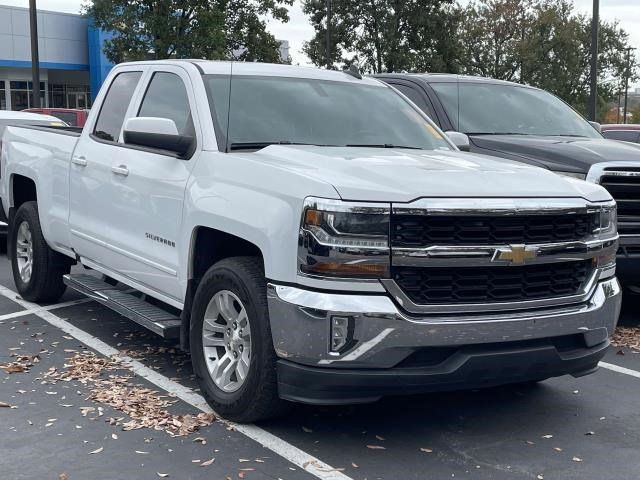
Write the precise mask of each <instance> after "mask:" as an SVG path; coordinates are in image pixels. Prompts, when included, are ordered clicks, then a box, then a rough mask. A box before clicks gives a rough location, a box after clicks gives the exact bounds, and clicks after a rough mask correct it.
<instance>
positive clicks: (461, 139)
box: [445, 131, 471, 152]
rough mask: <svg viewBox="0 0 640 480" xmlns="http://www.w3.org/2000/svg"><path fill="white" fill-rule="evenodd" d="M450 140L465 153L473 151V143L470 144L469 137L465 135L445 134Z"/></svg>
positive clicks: (457, 133) (450, 132) (451, 132)
mask: <svg viewBox="0 0 640 480" xmlns="http://www.w3.org/2000/svg"><path fill="white" fill-rule="evenodd" d="M445 134H446V135H447V137H448V138H449V140H451V141H452V142H453V144H454V145H455V146H456V147H458V148H459V149H460V150H462V151H463V152H469V151H471V143H470V142H469V137H468V136H467V135H465V134H464V133H460V132H453V131H449V132H445Z"/></svg>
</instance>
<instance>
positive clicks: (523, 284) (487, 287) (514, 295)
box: [392, 260, 593, 305]
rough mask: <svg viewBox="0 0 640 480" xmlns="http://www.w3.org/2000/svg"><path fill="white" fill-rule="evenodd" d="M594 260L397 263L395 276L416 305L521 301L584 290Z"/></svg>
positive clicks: (566, 294)
mask: <svg viewBox="0 0 640 480" xmlns="http://www.w3.org/2000/svg"><path fill="white" fill-rule="evenodd" d="M592 265H593V262H592V261H591V260H581V261H571V262H563V263H549V264H542V265H522V266H500V267H498V266H496V267H455V268H450V267H446V268H445V267H393V268H392V277H393V279H394V280H395V282H396V283H397V285H398V286H399V287H400V288H401V289H402V291H403V292H404V293H405V295H406V296H407V297H409V299H410V300H411V301H412V302H413V303H415V304H416V305H434V304H448V303H458V304H460V303H485V302H517V301H524V300H537V299H543V298H544V299H546V298H554V297H565V296H571V295H577V294H579V293H581V291H582V289H583V288H584V286H585V284H586V282H587V281H588V280H589V278H590V276H591V274H592V272H593V266H592Z"/></svg>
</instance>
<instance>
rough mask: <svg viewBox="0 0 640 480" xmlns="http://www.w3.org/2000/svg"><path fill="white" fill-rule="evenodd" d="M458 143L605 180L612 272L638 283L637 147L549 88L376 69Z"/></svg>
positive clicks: (639, 165) (639, 173)
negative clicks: (615, 246)
mask: <svg viewBox="0 0 640 480" xmlns="http://www.w3.org/2000/svg"><path fill="white" fill-rule="evenodd" d="M376 77H377V78H379V79H380V80H383V81H385V82H386V83H388V84H390V85H392V86H394V87H395V88H397V89H398V90H399V91H400V92H401V93H403V94H404V95H406V96H407V97H408V98H409V99H411V100H412V101H413V102H414V103H415V104H416V105H418V106H419V107H420V108H421V109H422V110H423V111H424V112H425V113H426V114H427V115H429V117H431V118H432V119H433V120H434V121H435V122H436V123H437V124H438V125H439V126H440V127H441V128H442V130H444V131H445V132H447V135H449V136H450V138H451V139H452V140H453V141H454V143H456V145H458V147H459V148H460V149H461V150H470V151H472V152H475V153H484V154H486V155H492V156H497V157H503V158H507V159H510V160H516V161H520V162H524V163H528V164H531V165H537V166H539V167H543V168H547V169H549V170H552V171H554V172H556V173H558V174H560V175H565V176H569V177H574V178H579V179H584V180H588V181H591V182H594V183H599V184H601V185H602V186H603V187H605V188H606V189H607V190H609V192H610V193H611V195H612V196H613V197H614V198H615V199H616V201H617V203H618V231H619V233H620V248H619V250H618V262H617V263H618V277H619V278H621V280H622V281H623V282H624V283H626V284H627V285H629V286H630V285H636V284H640V146H638V145H634V144H631V143H624V142H616V141H613V140H607V139H605V138H604V137H603V136H602V134H601V133H600V131H599V130H600V126H599V125H598V124H591V123H589V122H587V121H586V120H585V119H584V118H583V117H582V116H581V115H580V114H579V113H578V112H576V111H575V110H573V109H572V108H571V107H569V106H568V105H567V104H566V103H564V102H563V101H562V100H560V99H559V98H557V97H555V96H554V95H552V94H550V93H548V92H546V91H544V90H540V89H537V88H533V87H529V86H525V85H520V84H517V83H512V82H504V81H500V80H493V79H488V78H481V77H471V76H463V75H450V74H400V73H398V74H395V73H392V74H383V75H377V76H376Z"/></svg>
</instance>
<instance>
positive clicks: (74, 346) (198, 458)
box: [0, 258, 640, 480]
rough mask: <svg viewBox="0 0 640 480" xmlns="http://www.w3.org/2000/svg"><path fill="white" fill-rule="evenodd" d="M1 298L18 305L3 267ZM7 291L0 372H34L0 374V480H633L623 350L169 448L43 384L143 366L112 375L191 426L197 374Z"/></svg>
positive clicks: (635, 359) (629, 388) (87, 314)
mask: <svg viewBox="0 0 640 480" xmlns="http://www.w3.org/2000/svg"><path fill="white" fill-rule="evenodd" d="M2 287H6V289H11V290H15V286H14V284H13V280H12V278H11V272H10V267H9V264H8V262H7V261H6V259H5V258H2V259H0V290H1V289H2ZM6 289H4V290H2V291H0V293H3V295H1V296H0V331H2V335H0V364H6V363H8V362H14V361H16V360H17V359H19V358H32V357H33V356H35V355H37V357H38V358H37V361H35V362H32V363H33V364H32V366H30V367H28V369H27V371H23V372H16V373H5V371H4V370H0V402H3V403H4V404H8V405H10V406H8V407H3V408H0V451H1V452H2V455H1V456H0V472H1V473H0V478H2V479H3V480H4V479H7V480H13V479H58V480H61V479H62V480H67V479H68V480H76V479H83V480H85V479H100V480H102V479H127V480H129V479H153V478H155V479H157V478H175V479H205V478H206V479H215V480H217V479H221V480H226V479H234V480H235V479H238V478H244V479H282V480H292V479H314V478H322V479H332V480H348V479H368V480H373V479H385V480H393V479H445V478H470V479H547V480H548V479H581V480H585V479H593V480H601V479H608V480H617V479H620V480H635V479H638V478H640V473H639V472H640V456H639V455H638V452H640V353H634V352H633V351H632V350H630V349H627V348H612V349H611V350H610V352H609V353H608V354H607V356H606V358H605V360H604V361H605V362H606V363H607V364H609V365H614V366H615V365H617V366H620V367H624V368H623V370H622V371H623V372H624V373H620V372H617V371H614V370H612V369H611V367H609V368H601V369H600V370H599V371H598V372H596V373H595V374H593V375H589V376H587V377H582V378H578V379H574V378H572V377H566V376H565V377H561V378H556V379H551V380H548V381H545V382H543V383H541V384H538V385H534V386H531V385H528V386H510V387H502V388H494V389H488V390H480V391H464V392H452V393H438V394H431V395H422V396H413V397H395V398H389V399H384V400H382V401H380V402H378V403H375V404H372V405H363V406H354V407H323V408H319V407H309V406H297V407H295V408H294V409H293V410H292V412H291V413H290V414H289V415H287V416H286V417H285V418H280V419H275V420H271V421H269V422H262V423H261V424H259V425H257V426H255V427H248V428H242V427H238V428H234V426H233V425H229V424H226V423H224V422H220V421H216V422H213V423H212V424H211V425H207V426H203V427H201V428H200V430H199V431H197V432H195V433H192V434H190V435H186V436H171V435H170V434H169V433H167V432H166V431H164V430H162V429H161V430H156V429H153V428H140V429H136V430H123V425H124V424H125V423H126V422H127V420H128V417H127V415H126V414H123V413H122V412H121V411H118V410H116V409H114V408H113V407H112V406H110V405H108V404H104V403H98V402H95V401H93V400H92V399H91V398H89V397H90V396H91V389H92V384H91V382H86V381H81V380H71V381H60V380H58V381H56V380H55V375H54V376H52V375H51V372H57V373H60V372H64V371H65V365H67V366H68V363H69V361H70V360H69V359H70V358H71V357H73V356H74V355H80V354H82V355H83V352H92V351H94V352H96V353H97V355H98V357H102V356H103V355H102V354H101V353H100V352H107V351H112V350H113V351H117V352H118V354H122V355H127V356H128V357H133V358H135V359H136V360H137V361H138V362H140V364H142V365H143V366H146V367H148V369H146V370H144V369H138V371H137V374H135V375H134V374H132V373H131V372H130V371H128V370H127V368H126V366H123V367H122V368H123V370H124V371H125V372H126V373H127V374H128V375H129V376H130V377H131V380H130V381H131V383H132V384H133V385H135V386H136V387H137V388H143V389H144V388H146V389H149V390H154V391H157V392H158V395H161V396H164V398H167V399H170V400H171V401H172V402H174V403H173V404H172V405H171V406H170V407H168V411H169V412H170V413H171V414H172V415H189V414H191V415H196V414H198V413H201V411H200V410H198V408H196V407H195V406H194V405H197V402H193V401H190V400H189V398H190V397H189V396H188V394H184V392H190V391H191V390H189V389H193V393H194V394H195V397H197V386H196V384H195V381H194V377H193V372H192V370H191V367H190V364H189V361H188V357H187V356H186V355H184V354H182V353H180V352H179V350H178V349H177V348H176V345H175V344H173V343H171V342H167V341H164V340H163V339H161V338H160V337H157V336H155V335H154V334H152V333H150V332H148V331H146V330H145V329H143V328H142V327H139V326H137V325H136V324H135V323H133V322H131V321H129V320H127V319H125V318H123V317H121V316H119V315H118V314H116V313H114V312H112V311H110V310H108V309H106V308H104V307H102V306H100V305H99V304H96V303H95V302H92V301H88V300H86V299H83V298H82V297H81V296H79V295H77V294H75V293H73V292H67V293H66V294H65V296H64V298H63V299H61V301H60V302H59V304H56V305H49V306H46V310H41V309H39V307H38V306H35V305H29V304H25V303H24V302H22V303H21V302H20V299H19V298H15V296H14V295H13V294H12V293H11V292H10V291H9V290H6ZM65 305H67V306H65ZM639 306H640V301H638V300H637V299H633V298H625V300H624V307H623V314H622V323H623V324H624V325H627V326H639V327H640V308H639ZM79 339H82V341H81V340H79ZM145 372H147V373H145ZM149 372H150V373H149ZM634 372H635V373H634ZM107 375H109V374H107ZM165 389H166V390H169V391H168V392H167V391H165ZM180 389H182V390H180ZM177 391H182V392H183V393H182V394H180V393H176V392H177ZM176 395H177V396H176ZM184 399H186V400H187V401H184ZM87 407H88V408H87ZM212 459H214V460H212Z"/></svg>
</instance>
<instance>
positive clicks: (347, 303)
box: [267, 278, 621, 368]
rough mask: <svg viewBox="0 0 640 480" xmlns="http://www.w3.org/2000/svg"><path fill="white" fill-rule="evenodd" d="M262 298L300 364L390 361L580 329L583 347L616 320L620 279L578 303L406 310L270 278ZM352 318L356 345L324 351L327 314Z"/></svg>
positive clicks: (283, 354)
mask: <svg viewBox="0 0 640 480" xmlns="http://www.w3.org/2000/svg"><path fill="white" fill-rule="evenodd" d="M267 300H268V306H269V315H270V318H271V333H272V336H273V342H274V347H275V350H276V354H277V355H278V357H279V358H281V359H286V360H289V361H291V362H295V363H298V364H303V365H309V366H324V367H329V366H330V367H333V368H392V367H394V366H395V365H397V364H398V363H399V362H401V361H402V360H403V359H405V358H406V357H407V356H408V355H410V354H411V353H413V352H414V351H415V350H416V349H419V348H422V347H449V346H451V347H454V346H464V345H481V344H488V343H503V342H516V341H522V340H534V339H542V338H551V337H559V336H564V335H572V334H583V335H584V340H585V343H586V345H587V347H590V346H593V345H597V344H599V343H602V342H604V341H605V340H606V339H607V338H608V336H609V335H610V334H612V333H613V330H614V328H615V326H616V324H617V321H618V315H619V313H620V303H621V291H620V285H619V284H618V281H617V280H616V279H615V278H610V279H607V280H604V281H601V282H599V283H598V285H597V287H596V289H595V291H594V293H593V295H592V296H591V297H590V298H589V299H588V300H587V301H585V302H583V303H580V304H575V305H569V306H562V307H553V308H544V309H543V308H540V309H535V310H533V309H531V310H521V311H513V312H496V313H492V314H489V313H484V314H473V315H471V314H467V315H465V314H456V315H425V316H410V315H408V314H407V313H404V312H403V311H401V310H400V309H399V308H398V307H396V305H395V304H394V303H393V302H392V300H391V299H390V298H389V297H388V296H386V295H377V294H375V295H361V294H360V295H358V294H338V293H323V292H316V291H309V290H304V289H301V288H297V287H291V286H283V285H276V284H269V285H268V287H267ZM333 315H340V316H348V317H351V318H352V319H353V339H354V344H353V345H352V346H351V347H350V348H349V349H348V350H346V351H344V352H342V353H340V354H337V353H333V352H330V351H329V337H330V319H331V317H332V316H333Z"/></svg>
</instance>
